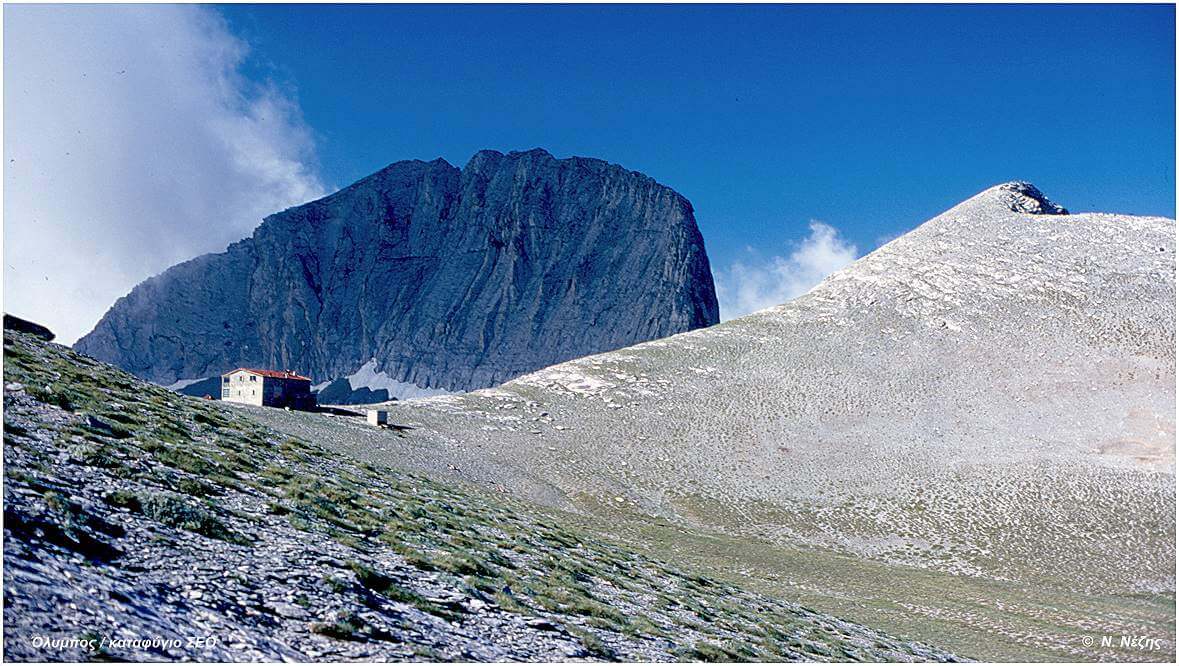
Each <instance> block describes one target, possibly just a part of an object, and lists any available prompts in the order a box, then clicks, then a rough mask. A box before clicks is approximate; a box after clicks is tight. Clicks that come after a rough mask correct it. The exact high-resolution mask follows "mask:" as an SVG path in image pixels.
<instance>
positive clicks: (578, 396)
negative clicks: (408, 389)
mask: <svg viewBox="0 0 1179 666" xmlns="http://www.w3.org/2000/svg"><path fill="white" fill-rule="evenodd" d="M1174 262H1175V223H1174V221H1172V220H1167V219H1162V218H1147V217H1132V216H1125V215H1108V214H1096V213H1092V214H1089V213H1087V214H1074V215H1069V214H1064V211H1063V209H1061V208H1059V207H1058V206H1055V205H1054V204H1051V203H1050V202H1049V201H1048V200H1047V199H1046V198H1045V197H1044V196H1043V195H1042V194H1041V193H1040V192H1039V191H1038V190H1036V189H1035V188H1034V187H1032V186H1030V185H1028V184H1026V183H1008V184H1004V185H1000V186H997V187H994V188H991V189H989V190H986V191H984V192H982V193H980V194H979V195H977V196H975V197H973V198H971V199H969V200H967V201H966V202H964V203H962V204H960V205H958V206H956V207H954V208H953V209H951V210H949V211H947V212H945V213H943V214H942V215H939V216H938V217H936V218H934V219H932V220H930V221H929V222H927V223H925V224H923V225H921V226H920V227H919V228H917V229H915V230H914V231H912V232H911V233H908V234H906V235H904V236H902V237H900V238H898V239H896V240H895V241H893V242H891V243H889V244H887V245H886V246H884V247H882V248H880V249H879V250H877V251H876V252H873V253H872V254H870V255H869V256H867V257H865V258H863V259H861V260H859V261H857V262H856V263H855V264H853V265H851V266H850V267H848V268H847V269H845V270H843V271H840V272H838V273H836V274H834V275H832V276H831V277H830V278H828V279H827V280H826V281H824V282H823V283H822V284H821V285H819V286H818V287H816V288H815V289H814V290H812V291H811V292H810V293H808V294H807V295H805V296H803V297H801V298H798V299H796V300H794V301H791V302H790V303H787V304H785V305H782V306H779V307H775V308H771V309H768V310H765V311H762V312H759V313H755V314H753V315H750V316H747V317H744V318H741V319H737V320H733V321H730V322H726V323H723V324H720V325H718V326H714V327H711V328H707V329H701V330H697V331H692V332H689V333H684V334H681V335H676V336H673V337H670V338H666V339H662V340H657V341H652V342H648V343H644V344H640V345H636V346H633V347H629V348H626V349H622V350H619V351H616V352H611V353H606V354H601V355H597V356H590V357H586V358H582V359H578V360H575V361H571V362H568V363H563V364H560V365H557V366H553V367H551V368H547V369H545V370H541V371H539V372H536V373H533V374H530V375H526V376H524V377H521V378H518V379H516V380H514V381H511V382H509V383H507V384H504V385H502V386H500V387H498V388H495V389H486V390H482V391H478V392H475V393H472V394H466V395H460V396H443V397H436V398H429V399H426V400H422V401H413V402H412V403H408V404H405V405H398V406H394V407H393V408H392V409H393V412H392V417H393V418H395V419H397V420H398V422H400V423H404V424H407V425H409V426H412V427H413V428H414V430H413V431H412V434H411V435H410V436H409V437H406V438H402V439H396V438H389V437H382V435H381V434H378V433H372V434H369V433H367V432H365V431H363V429H362V428H361V427H359V426H357V427H356V428H355V433H353V436H352V437H346V438H341V439H340V442H341V443H340V444H339V446H341V447H343V448H346V449H348V450H349V451H351V452H353V453H356V454H357V455H361V456H365V457H369V458H373V459H377V460H385V459H389V460H397V461H398V462H400V463H404V464H417V465H421V466H423V467H427V468H435V469H443V470H445V469H450V468H455V469H456V470H458V473H460V474H461V475H464V476H467V477H469V478H471V479H473V480H476V481H479V482H485V483H491V484H496V485H497V486H501V487H503V488H505V489H511V490H515V491H516V492H520V493H523V494H526V495H529V496H531V497H533V498H535V499H538V500H541V501H545V502H549V503H553V504H557V505H560V506H565V507H570V508H577V509H582V510H588V511H590V512H592V513H594V514H595V515H600V516H610V515H620V516H632V517H640V519H641V517H642V516H648V517H651V516H658V517H662V518H666V519H668V520H671V521H672V522H673V523H678V524H683V525H688V526H694V527H697V528H704V529H707V530H719V531H721V532H723V533H725V534H728V535H734V536H738V537H742V538H747V539H758V540H763V539H764V540H769V541H771V542H773V543H777V544H782V545H789V546H791V547H794V546H801V547H814V548H818V549H821V550H823V551H824V552H834V553H836V554H839V555H841V556H850V557H853V558H856V559H857V560H858V561H862V562H872V563H875V564H883V565H886V566H888V567H894V568H895V569H894V570H895V571H898V572H902V571H912V569H911V567H912V568H916V569H917V570H921V571H927V572H930V574H931V575H933V574H936V575H937V576H939V578H937V580H939V581H942V580H948V581H954V580H961V581H968V580H969V581H982V582H980V583H979V584H982V585H988V586H989V585H1001V586H1004V587H1002V589H1004V590H1008V591H1012V592H1011V593H1012V594H1015V595H1017V596H1016V597H1013V598H1015V599H1016V601H1015V602H1012V603H1015V604H1024V606H1023V608H1022V610H1018V611H1016V610H1012V609H1011V608H1008V609H1007V610H1006V611H1003V612H999V613H995V614H994V615H993V617H992V619H991V620H987V621H984V619H983V618H984V617H986V616H984V615H977V616H972V614H973V613H977V612H980V611H979V609H980V608H982V607H984V606H985V607H991V608H990V610H991V611H994V608H993V606H994V604H995V603H997V602H996V601H995V599H996V598H997V597H995V596H989V597H988V595H989V594H990V593H985V594H983V598H981V600H980V601H979V602H978V604H974V605H971V606H970V607H969V608H965V609H961V608H960V609H956V610H955V611H954V612H955V613H957V615H953V616H952V617H951V616H950V612H949V611H948V610H947V608H946V607H944V606H942V605H940V604H943V603H949V602H947V601H945V598H942V597H938V599H940V600H935V599H932V598H930V597H928V596H925V597H922V596H921V594H920V593H919V592H917V589H918V588H916V587H914V588H913V589H908V590H898V591H897V593H896V596H894V597H892V599H893V600H894V601H896V602H897V603H899V604H901V605H906V604H907V605H906V606H905V608H906V610H905V612H906V613H909V614H911V615H925V616H927V617H928V618H930V621H934V620H936V621H938V622H950V623H954V624H955V626H960V627H963V631H975V632H992V633H994V634H999V635H1002V636H1003V638H1002V640H1005V641H1014V643H1012V645H1016V644H1019V645H1026V646H1028V648H1029V649H1031V647H1032V646H1041V647H1042V645H1041V644H1043V643H1044V641H1049V642H1052V641H1056V643H1053V645H1056V644H1060V645H1061V646H1062V647H1061V648H1060V649H1061V650H1063V651H1062V652H1057V653H1055V654H1057V655H1058V656H1061V655H1068V656H1071V657H1074V658H1091V657H1094V656H1096V653H1092V652H1084V651H1078V650H1081V648H1082V646H1081V643H1080V642H1079V641H1080V640H1081V636H1080V634H1079V633H1077V634H1072V635H1070V637H1069V638H1068V641H1071V642H1068V643H1065V642H1063V641H1065V638H1064V636H1065V634H1064V633H1060V632H1066V633H1067V632H1079V631H1080V630H1081V628H1082V625H1080V624H1077V623H1078V622H1082V619H1078V618H1089V619H1087V620H1084V621H1086V622H1090V623H1091V624H1090V625H1089V626H1088V630H1089V631H1090V632H1091V633H1092V632H1096V631H1097V630H1098V629H1099V628H1100V629H1101V630H1102V631H1106V632H1108V633H1112V634H1120V633H1129V634H1135V635H1138V634H1142V633H1145V632H1148V631H1149V632H1153V634H1161V636H1160V637H1163V638H1167V639H1168V640H1169V641H1170V643H1169V644H1168V645H1169V648H1168V649H1169V650H1171V651H1172V652H1171V653H1172V654H1173V650H1174V642H1173V638H1174V625H1173V623H1172V624H1170V625H1169V627H1168V626H1166V625H1165V624H1164V625H1161V626H1159V625H1157V624H1156V621H1155V620H1154V619H1151V618H1156V617H1158V615H1157V614H1155V610H1154V609H1156V606H1151V604H1155V603H1156V602H1158V603H1162V604H1163V605H1166V604H1167V603H1169V604H1171V606H1170V608H1171V611H1172V612H1173V603H1174V589H1175V581H1174V565H1175V559H1174V558H1175V552H1174V543H1175V534H1174V529H1175V513H1174V511H1175V476H1174V469H1175V420H1174V418H1175V393H1174V386H1175V329H1174V299H1175V293H1174V285H1175V274H1174V272H1175V263H1174ZM341 427H343V425H342V424H341ZM734 557H739V554H734ZM784 575H796V576H798V577H799V580H800V581H801V582H798V585H800V586H803V587H804V588H805V587H806V586H807V585H817V583H815V582H814V581H807V580H806V579H805V575H803V574H801V573H797V572H786V573H785V574H784ZM898 576H900V574H898ZM941 576H948V578H942V577H941ZM898 580H899V578H898ZM930 580H932V579H930ZM880 582H881V585H886V584H887V583H886V581H885V580H883V579H882V580H881V581H880ZM963 584H966V583H965V582H964V583H963ZM972 584H973V583H972ZM943 587H944V585H943V584H941V583H939V584H938V589H939V590H940V589H942V588H943ZM995 589H999V588H995ZM1050 590H1051V591H1052V593H1051V594H1050V593H1049V592H1048V591H1050ZM856 594H858V592H856ZM939 594H940V593H939ZM996 594H997V593H996ZM1056 594H1059V595H1062V596H1060V597H1056V596H1053V595H1056ZM905 595H910V596H908V597H906V596H905ZM914 595H916V596H914ZM1019 595H1027V596H1019ZM1072 595H1076V596H1072ZM1091 595H1103V598H1106V599H1126V600H1132V601H1127V602H1126V603H1127V604H1129V606H1127V607H1133V608H1135V609H1137V610H1136V611H1134V612H1130V611H1128V610H1127V611H1125V612H1124V613H1123V612H1122V611H1123V610H1125V609H1124V608H1122V606H1121V605H1120V603H1121V602H1118V603H1115V604H1114V605H1115V607H1117V608H1119V609H1120V610H1119V611H1118V613H1109V614H1106V613H1097V611H1094V610H1093V608H1092V607H1083V606H1082V605H1080V604H1082V602H1081V601H1080V599H1084V598H1089V597H1090V596H1091ZM1119 595H1120V596H1119ZM1035 599H1038V601H1033V600H1035ZM1046 599H1054V600H1055V601H1054V603H1055V604H1056V605H1054V606H1053V608H1052V609H1044V608H1039V607H1038V606H1035V604H1037V603H1048V602H1046V601H1045V600H1046ZM1143 599H1150V600H1152V601H1150V602H1144V601H1143ZM1168 599H1169V602H1168V601H1167V600H1168ZM897 600H899V601H897ZM1159 600H1161V601H1159ZM1074 602H1075V603H1076V604H1077V605H1074ZM1086 603H1087V602H1086ZM979 604H981V606H980V605H979ZM1028 604H1031V605H1028ZM1144 604H1145V605H1144ZM1147 606H1149V607H1150V608H1152V610H1151V611H1150V612H1149V613H1146V612H1145V611H1143V613H1142V614H1135V613H1137V612H1138V611H1142V609H1143V608H1145V607H1147ZM1086 608H1087V610H1086ZM1030 609H1034V610H1030ZM1021 613H1022V615H1021ZM1086 613H1088V615H1086ZM1166 616H1167V613H1163V614H1162V617H1166ZM1019 617H1022V618H1023V619H1022V620H1018V621H1017V620H1015V619H1012V618H1019ZM1069 618H1072V619H1069ZM992 620H993V622H994V626H990V625H989V624H988V622H991V621H992ZM1054 623H1055V624H1054ZM1044 631H1047V632H1048V633H1049V634H1051V635H1040V634H1037V632H1044ZM1052 632H1057V633H1055V634H1053V633H1052ZM1073 643H1075V645H1073ZM967 654H971V652H969V651H968V652H967ZM974 654H978V652H974ZM995 654H999V653H995ZM1155 656H1156V657H1157V655H1155ZM1121 657H1122V658H1129V657H1127V656H1126V655H1121Z"/></svg>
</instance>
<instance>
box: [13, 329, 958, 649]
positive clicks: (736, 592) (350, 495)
mask: <svg viewBox="0 0 1179 666" xmlns="http://www.w3.org/2000/svg"><path fill="white" fill-rule="evenodd" d="M4 379H5V384H6V386H7V385H9V384H12V383H19V384H21V385H23V387H22V388H21V389H20V390H21V391H24V392H27V394H29V395H30V396H31V397H32V398H34V399H35V401H36V402H38V403H41V404H42V405H43V406H44V409H41V411H37V412H33V411H29V410H28V409H27V404H26V405H24V406H19V405H18V406H17V407H20V408H19V409H18V408H15V407H14V406H13V405H14V404H15V403H13V404H9V402H8V401H7V400H6V406H7V407H8V409H7V412H6V418H5V447H6V450H10V447H11V450H12V451H16V450H17V449H19V450H20V456H12V457H10V461H11V460H12V459H14V458H16V457H20V458H21V459H24V460H28V461H29V462H27V464H21V465H14V464H11V463H10V464H9V465H7V466H6V469H5V475H6V482H7V484H8V487H9V489H10V490H14V489H15V490H14V492H15V491H25V492H26V493H27V492H30V491H36V490H37V489H39V488H44V487H45V485H44V483H43V479H44V478H45V477H47V476H49V475H50V472H51V470H52V467H53V465H55V464H57V463H59V462H60V461H61V460H62V459H63V456H65V457H68V460H69V462H70V464H72V465H82V466H86V467H88V468H93V469H94V470H95V475H96V476H97V475H99V474H101V475H104V476H107V477H110V478H114V479H117V480H119V483H120V484H121V489H120V490H119V491H117V492H112V493H107V494H106V496H105V497H106V501H107V502H108V503H110V504H112V505H115V506H118V507H121V508H125V509H130V510H131V511H132V512H135V513H137V514H140V515H142V516H144V517H146V518H148V519H150V520H153V521H156V522H157V523H158V524H159V527H160V529H161V530H166V529H169V528H172V529H180V530H186V531H188V532H192V533H194V534H196V535H200V537H201V538H209V539H217V540H220V541H223V542H228V543H231V544H233V545H234V547H235V548H241V549H250V548H252V547H253V546H252V544H251V539H250V538H249V536H248V535H249V534H250V532H251V530H250V529H249V526H248V525H245V524H244V522H243V521H249V520H251V518H250V516H249V515H246V514H243V513H242V512H238V511H234V510H232V509H231V508H229V507H227V506H226V505H225V502H224V501H223V497H225V496H227V495H229V494H234V493H240V494H243V495H245V496H249V497H252V498H254V499H256V500H257V499H261V500H265V502H266V505H267V507H268V511H269V513H270V514H272V515H279V516H285V517H286V519H287V520H289V521H290V524H291V525H293V526H294V527H296V528H297V529H299V530H303V531H306V532H307V533H308V537H307V538H309V539H315V538H322V537H323V536H327V537H330V538H332V539H334V540H336V541H338V542H339V543H341V544H343V545H345V546H347V547H348V548H351V549H354V550H355V551H356V552H366V553H368V552H374V551H382V550H388V551H392V552H394V553H397V554H400V556H402V557H403V558H404V559H405V561H407V562H409V563H410V564H411V565H413V566H415V567H417V568H419V569H420V570H422V571H423V572H432V573H433V574H439V575H442V576H443V577H445V578H446V580H449V581H451V582H452V583H453V585H454V586H456V587H457V588H459V589H465V590H468V591H471V592H472V593H475V591H476V590H479V591H482V592H483V593H485V594H487V595H492V596H493V597H494V599H495V601H496V603H497V605H498V606H499V607H501V608H503V609H506V610H508V611H512V612H517V613H520V614H523V615H529V616H532V615H535V616H538V617H545V618H557V619H558V620H559V621H560V622H561V623H562V624H564V625H565V626H566V627H568V629H569V631H570V632H572V633H574V634H575V635H578V636H581V637H582V640H583V643H584V645H585V647H586V649H587V650H588V651H589V653H590V654H591V655H595V656H597V657H600V658H612V657H628V656H630V657H632V658H633V657H635V656H642V655H651V654H654V655H659V654H664V655H666V656H669V657H673V658H681V659H692V660H764V659H770V660H795V659H812V660H815V659H817V660H826V659H838V660H847V659H856V660H858V659H898V658H912V657H913V656H914V651H915V650H916V651H917V656H924V657H927V658H928V657H931V656H943V657H944V656H946V655H944V653H937V652H934V651H929V650H927V649H925V648H923V647H921V646H913V645H910V644H907V643H904V642H902V641H899V640H896V639H893V638H890V637H888V636H884V635H882V634H878V633H876V632H873V631H871V630H867V629H864V628H862V627H855V626H853V625H848V624H846V623H843V622H840V621H838V620H835V619H834V618H830V617H828V616H823V615H820V614H817V613H814V612H812V611H809V610H806V609H804V608H802V607H799V606H796V605H793V604H789V603H784V602H781V601H778V600H776V599H774V598H772V597H768V596H765V595H761V594H757V593H751V592H747V591H745V590H742V589H739V588H738V587H736V586H733V585H731V584H728V583H723V582H720V581H718V580H715V579H713V578H711V577H707V576H700V575H696V574H693V573H690V572H688V571H686V570H683V569H679V568H676V567H672V566H669V565H666V564H664V563H662V562H660V561H657V560H655V559H651V558H649V557H646V556H643V555H640V554H638V553H636V552H635V551H634V550H631V549H628V548H625V547H622V546H619V545H617V544H616V543H612V542H610V541H608V540H605V539H603V538H601V537H600V536H597V535H595V534H594V533H592V532H591V531H589V530H586V529H582V528H579V527H577V526H576V525H574V524H573V523H574V521H573V520H570V519H569V517H567V516H564V515H562V514H560V513H557V512H547V511H543V510H540V509H537V508H535V507H532V506H529V505H524V504H522V503H520V502H517V501H510V500H508V499H501V498H491V497H488V496H486V495H484V494H481V493H478V492H477V491H471V490H467V489H462V488H457V487H449V486H446V485H441V484H439V483H436V482H433V481H430V480H428V479H426V478H422V477H419V476H414V475H411V474H407V473H404V472H401V471H398V470H394V469H389V468H386V467H380V466H374V465H370V464H363V463H355V462H353V461H350V460H347V459H344V460H339V456H338V454H335V453H333V452H330V451H328V450H326V449H324V448H322V447H321V446H319V445H316V444H312V443H309V442H306V441H301V440H299V439H296V438H290V437H286V436H282V435H279V434H278V433H276V432H275V431H273V430H270V429H268V428H265V427H263V426H260V425H258V424H257V423H255V422H253V421H251V420H250V419H248V418H245V417H243V416H242V415H241V413H240V412H236V411H235V410H233V409H230V408H227V407H225V406H220V405H217V404H216V403H210V402H205V401H200V400H195V399H191V398H185V397H181V396H178V395H176V394H173V393H171V392H169V391H166V390H164V389H161V388H159V387H155V386H152V385H149V384H146V383H143V382H140V381H138V380H136V379H135V378H133V377H131V376H130V375H128V374H126V373H123V372H121V371H118V370H115V369H113V368H111V367H109V366H106V365H104V364H100V363H97V362H94V361H92V360H90V359H88V358H86V357H83V356H80V355H78V354H75V353H74V352H72V351H71V350H68V349H66V348H64V347H61V346H58V345H52V344H46V343H43V342H41V341H39V340H37V339H35V338H32V337H30V336H26V335H22V334H16V333H12V332H10V331H5V369H4ZM39 409H40V408H39ZM36 415H40V416H39V417H38V418H40V421H39V422H34V421H30V418H31V416H36ZM91 417H94V418H93V419H92V418H91ZM30 455H31V458H29V457H28V456H30ZM16 496H17V495H11V496H9V497H16ZM44 499H45V501H46V502H47V503H48V504H49V506H50V507H51V508H52V510H53V511H55V512H56V515H57V516H58V518H59V520H60V533H59V534H58V535H57V536H58V537H59V538H57V541H58V543H59V544H64V545H65V546H66V547H67V548H74V549H77V550H92V548H90V549H87V548H83V547H81V546H80V545H79V544H77V543H75V542H74V540H72V539H73V537H72V535H74V534H75V531H76V527H75V526H76V525H78V524H81V523H83V522H85V521H87V520H88V517H87V516H83V515H79V514H78V509H77V507H76V506H74V505H73V504H72V503H71V502H70V501H69V499H68V498H66V497H63V496H61V494H60V493H57V492H56V491H50V490H46V491H45V495H44ZM10 501H11V500H10ZM113 541H114V544H113V545H114V546H115V547H116V548H117V547H118V540H117V538H113ZM92 545H93V544H92ZM31 547H33V548H38V547H39V546H38V545H37V544H36V543H33V545H32V546H31ZM43 554H46V555H48V554H49V553H48V552H45V553H43ZM98 559H99V560H101V559H102V558H98ZM93 566H97V567H101V566H116V567H117V566H118V561H117V558H116V559H114V560H113V564H109V565H108V564H103V563H101V562H97V563H95V564H93ZM355 569H356V573H357V576H358V578H359V580H360V581H361V583H362V584H364V585H365V586H367V587H369V588H370V589H371V590H372V591H373V592H374V593H377V594H381V595H386V596H390V597H394V598H396V599H398V600H400V601H407V602H410V603H413V604H414V605H417V606H420V607H422V608H423V609H424V610H426V611H428V612H431V613H436V614H440V615H444V616H452V619H455V620H457V621H459V622H461V621H462V617H461V614H458V613H457V611H455V610H454V609H449V608H446V607H440V606H438V605H437V604H436V603H435V602H433V601H430V600H428V599H425V598H423V597H421V596H420V595H417V594H416V593H415V592H414V591H413V590H411V589H405V588H402V587H398V586H395V585H391V584H390V582H389V580H388V579H387V578H386V577H384V576H383V575H382V574H381V572H379V571H374V570H372V569H367V568H364V567H355ZM14 592H15V594H17V595H19V594H20V590H19V589H18V590H15V591H14ZM11 593H12V592H11V591H10V594H11ZM10 621H11V618H10ZM76 629H78V628H69V627H62V630H63V631H67V630H76ZM358 629H359V628H358V627H354V626H349V625H348V624H347V623H346V622H345V623H344V626H328V627H323V626H319V627H315V626H312V627H310V628H309V630H311V631H319V632H321V633H324V634H327V635H333V634H340V635H352V634H354V633H355V632H356V631H357V630H358Z"/></svg>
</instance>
